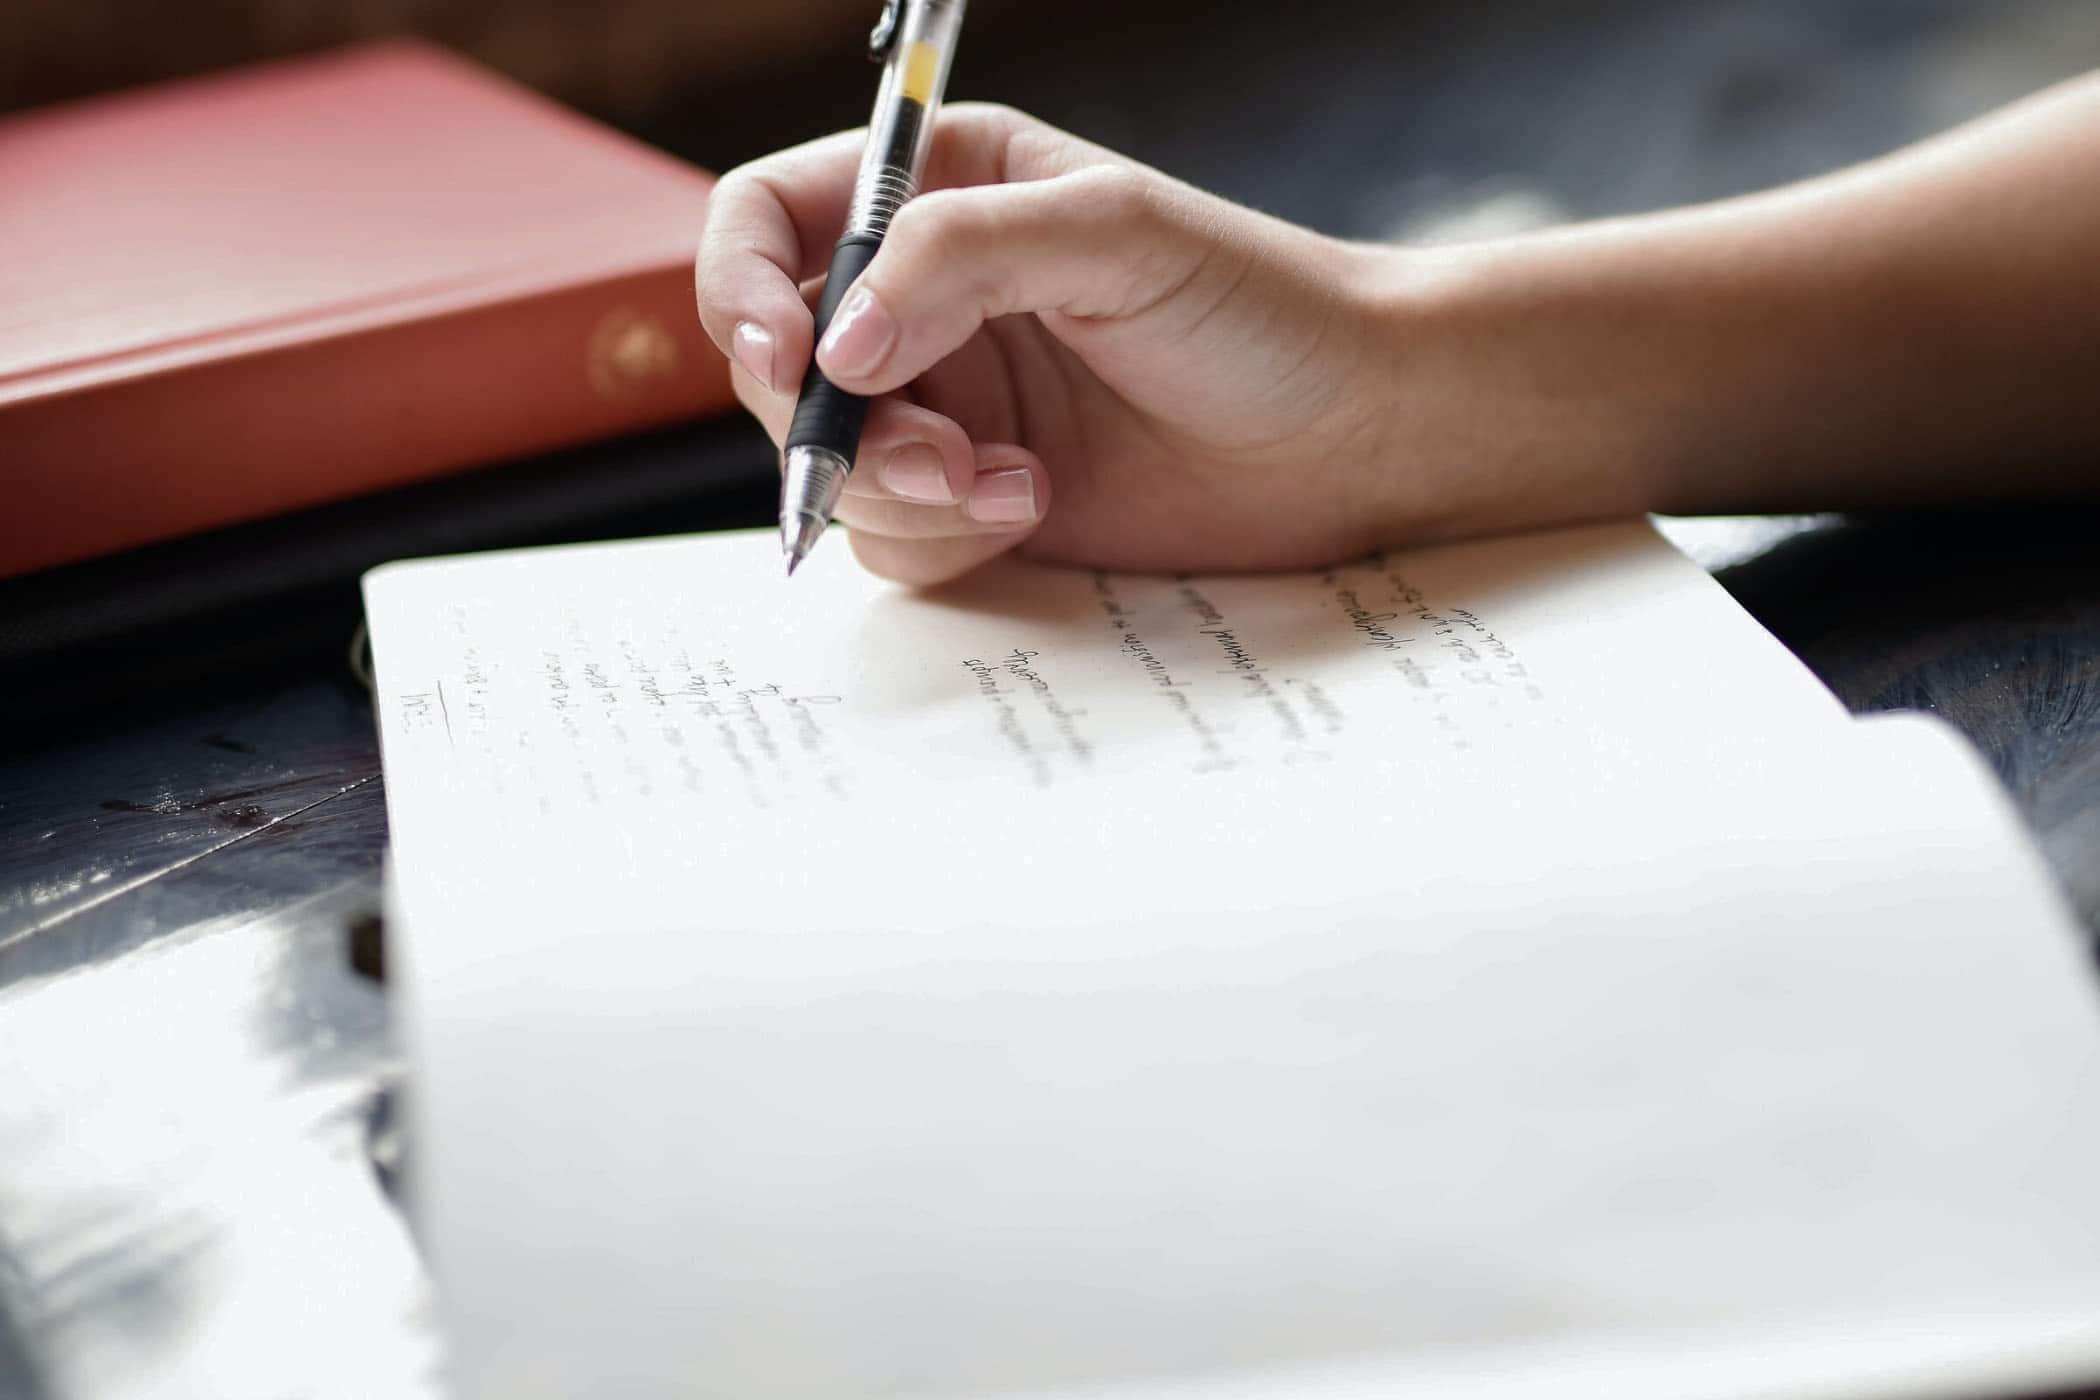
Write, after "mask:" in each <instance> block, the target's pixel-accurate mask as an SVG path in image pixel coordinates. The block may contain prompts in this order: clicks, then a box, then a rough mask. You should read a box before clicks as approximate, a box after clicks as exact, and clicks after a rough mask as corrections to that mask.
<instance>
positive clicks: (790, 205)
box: [693, 103, 1109, 393]
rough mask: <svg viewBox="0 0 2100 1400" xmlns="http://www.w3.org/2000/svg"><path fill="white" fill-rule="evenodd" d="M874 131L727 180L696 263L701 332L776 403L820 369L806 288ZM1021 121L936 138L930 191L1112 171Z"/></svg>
mask: <svg viewBox="0 0 2100 1400" xmlns="http://www.w3.org/2000/svg"><path fill="white" fill-rule="evenodd" d="M866 139H867V133H866V132H864V131H843V132H839V133H838V134H836V135H833V136H827V137H825V138H823V139H822V140H818V141H812V142H809V143H808V144H806V145H801V146H797V147H794V148H793V149H792V150H786V151H782V152H780V153H779V154H777V155H772V156H767V157H766V158H764V159H763V160H757V161H753V162H751V163H750V164H748V165H744V166H740V167H738V168H737V169H736V170H733V171H731V172H730V173H729V174H727V175H725V176H723V177H722V179H721V181H720V183H718V184H717V185H716V186H715V188H714V192H713V193H712V194H711V195H710V196H709V197H708V206H707V221H706V224H705V226H704V227H703V228H702V230H701V234H700V247H699V251H698V253H697V254H696V256H695V258H694V264H693V283H694V290H695V293H696V295H697V298H698V301H699V308H700V323H701V325H702V326H704V327H705V328H706V330H707V334H708V337H709V339H711V340H713V341H714V343H715V346H716V348H718V349H719V350H721V352H722V353H723V354H725V355H728V356H729V357H730V358H731V359H733V360H734V361H735V362H736V363H737V364H738V365H739V366H741V367H742V368H743V370H744V371H745V372H746V373H747V374H749V375H751V376H752V378H754V379H755V380H757V381H758V382H759V383H760V384H762V385H764V386H765V387H766V388H768V389H770V390H772V391H773V392H775V393H787V392H792V390H793V388H794V386H795V385H796V384H797V383H799V382H800V381H801V378H802V372H803V370H804V368H805V367H806V366H807V365H808V363H809V353H810V340H811V338H812V337H811V325H812V318H811V316H810V313H809V308H808V306H807V304H806V303H805V302H804V300H803V298H802V295H801V293H800V292H799V291H798V290H797V287H798V284H799V283H801V282H803V281H804V280H805V279H807V278H810V277H813V276H816V275H818V274H819V273H821V272H822V271H823V269H824V267H825V266H826V265H827V264H828V263H829V261H830V258H831V247H832V244H833V243H834V242H836V241H837V239H838V236H839V233H840V231H841V230H842V229H843V227H844V225H845V222H846V211H847V206H848V205H849V204H850V203H851V201H852V197H853V177H854V173H855V171H856V170H857V169H858V168H859V165H860V160H861V154H862V147H863V145H864V144H865V142H866ZM1108 158H1109V157H1108V156H1107V153H1106V152H1100V151H1096V150H1095V149H1094V148H1092V147H1089V146H1087V145H1086V144H1085V143H1084V142H1081V141H1079V140H1078V139H1077V138H1075V137H1070V136H1066V135H1065V134H1064V133H1062V132H1059V131H1056V130H1054V129H1052V128H1050V127H1047V126H1045V125H1043V124H1042V123H1041V122H1038V121H1035V120H1034V119H1033V118H1030V117H1025V116H1023V115H1021V114H1020V113H1018V112H1015V111H1012V110H1011V109H1008V108H1004V107H996V106H987V105H984V104H977V103H962V104H958V105H956V106H953V107H950V108H949V109H948V110H947V111H946V112H944V113H943V114H942V116H941V118H940V121H939V123H938V125H937V127H936V129H935V132H934V144H933V149H932V151H931V153H930V155H929V158H928V163H927V170H926V176H925V179H924V181H923V182H922V183H923V184H924V185H925V187H926V188H928V189H938V188H943V187H946V186H953V185H978V184H986V183H992V182H998V181H1002V180H1030V179H1040V178H1043V177H1045V176H1046V175H1050V174H1055V173H1059V172H1061V171H1063V170H1067V169H1073V168H1077V166H1078V165H1080V164H1082V163H1086V162H1090V161H1094V160H1098V159H1108Z"/></svg>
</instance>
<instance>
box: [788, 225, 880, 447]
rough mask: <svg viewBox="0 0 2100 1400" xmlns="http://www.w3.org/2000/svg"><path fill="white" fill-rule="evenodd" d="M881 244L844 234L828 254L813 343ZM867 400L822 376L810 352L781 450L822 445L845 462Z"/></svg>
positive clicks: (863, 417)
mask: <svg viewBox="0 0 2100 1400" xmlns="http://www.w3.org/2000/svg"><path fill="white" fill-rule="evenodd" d="M881 246H882V244H881V241H880V240H879V239H877V238H875V237H873V236H872V235H868V234H848V235H847V236H846V237H844V238H842V239H840V240H839V242H838V246H837V247H835V248H833V249H832V250H831V272H830V274H829V275H828V276H826V278H825V279H824V295H823V297H822V298H821V299H819V301H818V302H817V339H818V340H819V341H822V340H823V339H824V332H825V331H826V330H828V329H829V328H830V326H831V318H832V316H833V315H835V314H836V313H837V312H838V309H839V303H840V302H841V301H843V300H845V296H846V291H847V289H848V288H850V287H851V286H852V285H853V284H854V282H856V281H857V280H859V278H860V275H861V273H863V272H865V271H867V268H868V264H869V263H871V262H873V261H875V252H876V250H877V249H878V248H880V247H881ZM867 417H868V401H867V400H866V399H864V398H861V397H860V396H859V395H858V394H849V393H847V392H846V391H845V390H844V389H841V388H839V387H838V385H836V384H833V383H832V382H831V381H830V380H829V379H826V378H825V377H824V371H822V370H820V369H818V368H817V360H816V356H815V355H814V354H812V355H811V356H810V361H809V372H808V373H807V374H805V375H803V376H802V393H801V396H800V397H799V398H797V399H796V400H795V416H794V418H793V419H791V420H790V421H789V423H788V432H787V437H786V438H785V439H784V440H783V441H782V442H781V444H780V445H781V448H782V450H783V451H784V450H786V449H787V448H790V447H823V448H828V449H830V450H831V451H834V452H836V453H838V454H839V455H840V456H841V457H843V458H845V459H846V461H847V463H849V464H850V463H851V462H852V461H853V454H854V453H855V451H856V450H858V448H859V447H860V430H861V425H862V424H863V423H864V422H866V421H867Z"/></svg>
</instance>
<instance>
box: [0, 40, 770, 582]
mask: <svg viewBox="0 0 2100 1400" xmlns="http://www.w3.org/2000/svg"><path fill="white" fill-rule="evenodd" d="M712 184H713V180H712V177H710V176H709V175H708V174H706V173H705V172H704V171H700V170H697V169H695V168H693V167H691V166H688V165H685V164H683V163H682V162H679V161H677V160H674V159H672V158H671V157H669V156H666V155H664V154H662V153H660V152H658V151H655V150H652V149H650V148H648V147H646V146H643V145H641V144H639V143H637V142H634V141H631V140H629V139H627V138H626V137H623V136H621V135H619V134H618V133H615V132H613V131H610V130H607V129H605V128H604V127H601V126H598V125H597V124H595V123H592V122H590V121H587V120H585V119H583V118H581V117H579V116H577V115H575V114H574V113H571V112H568V111H566V110H564V109H562V108H561V107H559V106H556V105H555V104H553V103H551V102H548V101H546V100H545V99H542V98H540V97H537V96H535V95H533V94H531V93H529V92H526V91H524V90H522V89H520V88H518V87H515V86H513V85H511V84H510V83H508V82H506V81H503V80H501V79H499V78H496V77H494V76H492V75H490V74H488V73H486V72H484V71H482V70H480V69H478V68H475V67H473V66H471V65H469V64H467V63H465V62H463V61H461V60H459V59H456V58H453V57H451V56H450V55H447V54H445V53H442V52H439V51H437V50H434V49H431V48H428V47H426V46H423V45H419V44H412V43H405V42H403V43H387V44H380V45H374V46H370V47H365V48H359V49H354V50H349V51H346V52H343V53H339V54H334V55H330V56H327V57H322V58H316V59H304V60H298V61H294V62H290V63H283V64H277V65H273V66H270V67H266V68H261V69H254V70H249V71H247V72H242V73H237V74H234V75H231V76H224V77H216V78H207V79H202V80H198V81H193V82H186V83H177V84H173V85H169V86H166V87H160V88H153V89H149V90H145V91H142V92H137V93H130V94H125V95H120V96H117V97H114V98H106V99H98V100H95V101H92V102H85V103H78V104H73V105H69V106H63V107H57V108H51V109H48V110H45V111H42V112H34V113H30V114H28V115H26V116H22V117H17V118H14V119H11V120H9V121H7V122H5V123H0V210H4V211H5V212H4V214H0V230H4V232H0V576H7V575H13V574H20V573H26V572H29V571H31V570H35V569H41V568H46V567H49V566H51V565H54V564H62V563H66V562H68V561H71V560H76V559H83V558H87V557H90V556H93V555H97V554H103V553H107V552H110V551H113V550H118V549H124V548H128V547H130V546H133V545H139V544H145V543H148V542H151V541H154V540H159V539H165V538H169V537H171V536H175V535H180V534H187V533H190V532H192V531H196V530H203V529H208V528H211V527H214V526H219V525H228V524H232V523H235V522H237V521H242V520H251V519H256V518H259V517H262V516H266V515H272V514H276V513H278V512H282V511H287V510H294V509H297V508H300V507H303V506H311V505H317V504H320V503H322V502H325V501H331V500H339V499H342V498H344V497H348V496H353V495H358V494H362V493H364V492H369V491H374V490H378V489H382V488H385V487H390V486H397V485H401V484H403V483H406V482H410V481H415V480H418V479H421V478H424V477H429V476H433V475H436V474H438V473H442V472H446V471H451V470H455V469H459V468H463V467H471V466H479V465H483V464H486V463H490V462H495V461H499V460H502V459H505V458H511V457H518V456H523V455H527V454H530V453H534V452H539V451H543V450H546V449H550V448H554V447H559V446H563V445H566V444H570V443H576V442H582V441H586V440H589V439H593V438H598V437H604V436H608V435H611V434H615V433H620V432H625V431H629V430H632V429H637V428H642V427H646V426H649V425H653V424H658V423H663V422H667V421H670V420H673V419H678V418H683V417H691V416H695V415H698V414H702V413H706V412H709V411H711V410H717V409H721V408H723V407H726V406H727V405H728V404H729V403H730V402H731V397H730V392H729V383H728V375H727V371H726V367H725V366H724V364H723V362H722V359H721V357H720V355H719V354H718V353H717V352H716V351H715V350H714V348H713V346H712V345H710V344H709V343H708V341H707V339H706V337H705V336H704V335H703V334H702V332H701V329H700V325H699V322H698V320H697V318H696V317H695V314H694V310H693V288H692V251H693V244H694V239H695V236H696V234H697V233H698V230H699V227H700V218H701V213H702V210H703V209H704V207H705V205H706V201H707V194H708V190H709V189H710V188H711V186H712Z"/></svg>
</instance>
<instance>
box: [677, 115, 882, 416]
mask: <svg viewBox="0 0 2100 1400" xmlns="http://www.w3.org/2000/svg"><path fill="white" fill-rule="evenodd" d="M864 140H865V137H864V136H863V135H862V133H860V132H857V131H841V132H838V133H836V134H834V135H831V136H827V137H824V138H823V139H822V140H819V141H811V142H809V143H807V144H805V145H801V146H797V147H795V148H793V149H792V150H786V151H782V152H780V153H779V154H778V155H771V156H767V157H765V158H764V159H763V160H757V161H753V162H751V163H750V164H749V165H743V166H739V167H737V168H736V169H735V170H732V171H730V172H729V173H728V174H727V175H724V176H723V177H722V179H721V181H720V183H718V184H717V185H716V186H715V188H714V192H713V193H712V194H710V195H709V196H708V201H707V222H706V223H705V225H704V226H703V227H702V228H701V231H700V249H699V252H698V253H697V254H696V255H695V257H694V261H693V288H694V292H695V293H696V295H697V296H698V298H699V303H700V324H701V325H702V326H703V327H704V328H705V329H706V331H707V336H708V339H710V340H712V341H714V343H715V346H716V348H718V349H720V350H721V351H722V353H723V354H725V355H731V356H734V357H735V359H736V360H737V362H738V363H739V364H741V365H743V367H744V368H745V369H746V370H747V371H749V372H750V373H751V374H752V375H753V376H754V377H755V378H757V379H758V380H759V381H760V382H761V383H763V384H764V385H765V386H766V387H767V388H769V389H771V390H773V391H774V392H775V393H781V392H785V388H786V386H787V385H788V384H790V383H792V382H793V380H794V378H795V376H797V375H799V374H800V373H801V366H802V365H804V364H806V363H808V360H809V350H810V340H811V338H812V323H811V320H810V314H809V308H808V307H807V306H806V305H804V304H803V301H802V293H801V292H800V290H798V285H797V284H798V283H799V282H800V281H801V280H802V278H803V277H804V276H806V275H808V274H807V273H805V272H804V269H805V268H810V269H812V270H814V267H815V265H817V264H818V262H819V260H820V259H822V258H824V257H825V256H826V255H827V250H828V249H829V248H830V246H831V240H832V239H834V238H836V237H837V236H838V232H839V229H840V228H841V227H842V226H843V225H844V224H845V221H846V205H847V202H848V201H849V200H850V199H851V198H852V196H853V172H854V170H855V169H856V168H857V167H858V165H859V164H860V150H861V146H862V144H863V142H864ZM754 360H755V361H757V362H756V363H754Z"/></svg>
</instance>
